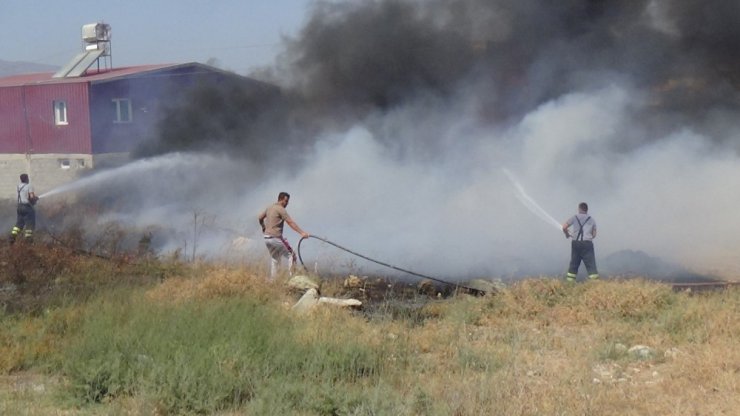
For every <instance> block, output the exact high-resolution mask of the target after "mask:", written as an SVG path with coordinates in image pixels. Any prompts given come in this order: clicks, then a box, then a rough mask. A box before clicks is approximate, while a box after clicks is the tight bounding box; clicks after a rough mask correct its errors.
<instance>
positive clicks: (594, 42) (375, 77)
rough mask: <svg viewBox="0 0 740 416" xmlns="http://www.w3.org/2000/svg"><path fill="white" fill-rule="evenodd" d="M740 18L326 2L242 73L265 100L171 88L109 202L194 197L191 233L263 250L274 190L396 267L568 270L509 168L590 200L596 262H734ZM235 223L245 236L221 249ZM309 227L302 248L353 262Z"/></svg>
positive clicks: (595, 7) (165, 211)
mask: <svg viewBox="0 0 740 416" xmlns="http://www.w3.org/2000/svg"><path fill="white" fill-rule="evenodd" d="M737 16H740V4H738V3H737V2H731V1H726V2H725V1H722V2H714V3H712V4H711V5H709V4H707V3H706V2H702V1H699V0H675V1H668V0H641V1H631V2H606V1H588V0H568V1H560V2H549V1H543V0H516V1H513V0H495V1H491V0H485V1H483V0H453V1H441V0H432V1H421V0H419V1H414V0H379V1H338V2H325V1H319V2H316V3H315V4H314V5H313V7H312V8H311V9H310V10H309V16H308V18H307V20H306V24H305V26H304V28H303V30H302V31H301V32H300V34H299V36H297V37H296V38H289V39H286V40H285V49H284V52H283V54H281V55H280V56H279V58H278V59H277V61H276V63H275V65H274V66H273V67H271V68H265V69H263V70H261V71H259V72H257V73H255V74H253V76H254V77H259V78H260V79H262V80H264V81H267V82H270V83H273V84H275V85H278V86H280V87H281V89H282V92H281V95H280V97H279V99H276V100H274V101H270V100H262V101H263V104H264V105H254V100H246V99H245V97H246V98H249V97H247V96H246V95H240V94H239V93H238V92H234V91H215V90H214V91H208V92H207V94H210V96H211V97H212V98H211V101H209V102H215V103H218V105H212V106H210V107H211V108H213V109H214V111H213V112H208V111H202V107H201V111H192V110H193V108H194V106H196V105H198V102H197V101H194V102H192V103H190V104H187V105H183V106H182V107H180V108H179V109H177V111H175V112H173V113H172V114H170V115H169V116H168V117H166V118H165V120H166V121H167V122H165V123H163V124H162V126H161V131H160V132H159V133H158V134H159V136H160V138H162V139H161V140H160V141H159V142H158V143H157V145H156V146H151V147H149V148H148V149H147V150H144V151H142V153H141V155H142V156H144V157H147V158H146V159H144V160H146V161H148V162H146V163H147V164H146V166H148V167H147V168H143V167H142V168H141V171H142V174H144V175H145V176H146V177H147V178H149V180H150V182H151V187H149V186H144V184H145V183H147V181H146V180H138V179H133V178H134V177H133V176H131V175H128V176H126V178H132V180H131V181H129V182H127V184H119V183H116V184H115V185H113V184H110V183H109V184H107V185H105V186H106V189H108V191H109V193H111V194H112V196H110V198H113V199H115V200H116V201H119V200H120V198H117V199H116V197H115V195H119V196H120V195H121V194H125V195H126V202H125V204H124V207H125V208H124V207H113V206H112V207H110V209H111V212H112V213H116V212H118V214H116V215H118V216H119V217H120V218H125V220H126V221H128V222H130V223H132V224H138V225H143V224H149V223H155V224H159V225H160V226H165V225H166V227H167V228H170V229H179V230H191V229H192V228H193V227H192V225H193V223H194V215H193V212H201V213H203V215H204V216H206V217H208V218H212V219H213V221H212V223H211V224H210V225H212V227H204V228H205V229H207V230H208V229H209V228H210V230H208V231H204V234H203V235H202V236H201V237H200V245H201V250H202V253H208V254H209V255H214V256H218V255H225V254H228V255H234V253H237V254H236V255H245V256H246V255H247V254H246V253H253V254H252V255H255V256H258V257H259V256H263V257H264V256H265V255H266V252H265V249H264V247H263V246H262V243H261V241H260V235H259V231H260V230H259V228H258V225H257V221H256V215H257V213H258V212H259V211H260V210H261V209H263V208H264V207H266V206H267V205H268V204H269V203H271V202H274V200H275V199H276V197H277V194H278V192H280V191H288V192H290V193H291V195H292V196H293V197H292V198H291V204H290V206H289V207H288V211H289V212H290V213H291V215H292V216H293V217H294V219H295V220H296V221H297V222H298V223H299V224H300V225H301V227H303V228H304V229H305V230H307V231H308V232H310V233H312V234H315V235H319V236H322V237H326V238H328V239H330V240H332V241H335V242H337V243H339V244H342V245H344V246H347V247H350V248H352V249H353V250H356V251H358V252H361V253H363V254H365V255H368V256H370V257H373V258H377V259H380V260H382V261H385V262H389V263H392V264H394V265H397V266H400V267H404V268H409V269H413V270H415V271H418V272H420V273H425V274H430V275H433V276H440V277H447V278H451V279H458V278H460V279H461V278H469V277H510V276H523V275H537V274H557V273H561V272H562V271H563V270H564V269H565V267H566V266H567V262H568V257H569V250H570V248H569V247H570V246H569V243H568V242H567V241H565V240H564V239H563V236H562V233H560V232H558V231H557V230H555V229H554V228H553V227H552V224H549V223H547V222H546V221H543V220H542V219H541V218H540V217H538V216H537V215H535V213H533V212H531V211H530V210H529V209H528V208H527V207H526V206H525V205H523V204H522V203H521V201H519V200H518V199H517V196H516V192H517V190H516V188H515V186H514V185H513V184H512V182H511V181H510V180H509V178H508V177H507V175H506V174H505V170H507V171H509V172H511V173H512V174H513V175H514V176H515V178H516V179H517V180H518V181H519V183H520V184H521V186H522V187H523V188H524V189H525V190H526V192H527V193H528V195H529V196H531V197H532V198H533V199H534V200H535V201H536V202H537V203H539V205H540V206H541V207H542V208H543V209H544V210H545V211H546V212H547V213H548V214H550V215H551V216H553V217H555V218H556V219H558V220H559V221H564V220H565V219H566V218H567V217H569V216H570V215H572V214H574V213H575V211H576V207H577V204H578V203H579V202H581V201H586V202H588V203H589V206H590V208H591V210H590V211H591V212H590V214H592V215H593V217H594V218H595V219H596V221H597V223H598V227H599V233H598V238H597V240H596V251H597V262H599V263H600V265H601V266H602V267H601V268H602V272H603V273H604V274H608V273H609V272H611V273H614V274H620V273H630V272H634V273H645V272H648V273H649V272H650V271H649V270H645V265H644V262H640V261H637V260H638V259H636V258H635V257H634V256H632V257H630V256H624V255H621V256H620V253H621V254H624V253H645V255H646V256H649V257H650V258H654V259H660V261H662V262H666V263H667V264H668V263H669V264H675V265H676V266H675V268H672V269H670V271H669V272H665V270H662V271H661V272H660V273H673V272H674V271H676V270H684V271H687V272H696V273H701V274H712V275H718V276H723V277H733V276H736V275H737V272H738V271H740V270H738V266H737V264H738V261H737V260H738V259H737V255H736V254H734V252H735V251H736V249H737V247H739V246H740V222H738V221H735V216H736V212H737V206H738V204H739V203H740V197H739V196H737V193H736V192H732V190H733V189H737V187H738V185H740V183H738V182H740V168H738V166H740V165H739V164H738V143H739V142H738V140H737V139H738V134H739V133H740V125H739V123H740V121H738V118H737V117H736V115H737V111H738V109H739V107H740V95H739V94H738V88H739V87H740V58H738V57H737V54H736V53H734V52H735V51H737V50H738V47H740V33H738V32H739V31H740V29H739V28H738V26H737V25H736V22H735V21H736V17H737ZM258 102H259V101H258ZM184 114H187V117H183V115H184ZM185 121H187V122H185ZM171 152H175V153H171ZM177 152H180V153H177ZM182 152H185V153H182ZM163 154H164V156H161V155H163ZM137 163H139V162H137ZM160 165H161V166H160ZM141 166H144V164H142V165H141ZM88 189H92V187H88ZM94 194H95V193H94V192H91V193H89V194H88V195H94ZM156 195H166V197H165V198H164V199H165V200H166V201H167V202H166V203H163V202H161V199H160V200H159V201H158V200H157V199H156V198H158V197H155V196H156ZM119 203H121V202H119ZM124 213H125V214H124ZM111 215H114V214H111ZM216 223H218V227H217V226H215V225H216ZM216 229H230V230H235V233H233V234H232V235H228V233H226V234H223V233H220V234H219V233H217V232H212V230H216ZM183 233H184V234H183V236H181V237H180V238H179V241H178V239H177V238H175V239H170V240H168V241H167V242H163V243H162V244H161V246H162V247H166V248H169V249H171V248H172V247H176V246H178V245H180V244H181V241H183V240H187V231H183ZM191 234H192V233H191ZM234 235H238V236H244V237H248V238H249V239H251V244H250V245H248V246H249V247H239V248H236V249H235V248H233V247H232V246H229V247H230V248H228V249H226V248H224V247H226V246H227V245H228V242H229V241H231V240H230V239H232V238H233V237H234ZM286 235H288V236H289V237H290V238H291V239H292V240H294V241H295V234H292V231H286ZM306 244H307V247H306V250H307V251H306V252H305V253H304V257H307V258H310V261H314V260H315V261H326V262H327V263H332V265H333V266H332V267H338V268H342V267H345V268H352V267H357V266H359V265H358V264H356V263H354V261H356V259H355V260H352V259H350V258H347V257H345V256H343V255H341V254H340V253H336V252H335V251H332V250H331V248H328V247H323V246H322V245H320V244H319V243H316V242H313V241H311V242H310V243H306ZM254 253H257V254H254ZM317 259H318V260H317ZM643 259H644V257H643ZM362 267H366V265H364V264H363V265H362Z"/></svg>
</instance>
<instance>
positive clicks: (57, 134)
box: [22, 82, 91, 153]
mask: <svg viewBox="0 0 740 416" xmlns="http://www.w3.org/2000/svg"><path fill="white" fill-rule="evenodd" d="M22 88H24V89H25V102H26V108H27V109H28V130H29V131H28V137H29V138H30V140H28V141H29V147H28V152H30V153H90V152H91V145H90V112H89V110H88V108H89V107H88V101H89V99H88V93H87V90H88V85H87V83H85V82H77V83H60V84H44V85H33V86H29V85H27V86H24V87H22ZM58 100H61V101H65V102H66V103H67V124H66V125H55V122H54V101H58Z"/></svg>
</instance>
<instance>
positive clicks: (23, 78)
mask: <svg viewBox="0 0 740 416" xmlns="http://www.w3.org/2000/svg"><path fill="white" fill-rule="evenodd" d="M188 66H200V67H203V68H208V70H210V71H214V70H215V71H219V72H225V71H221V70H219V69H216V68H211V67H209V66H207V65H203V64H199V63H195V62H191V63H187V64H159V65H141V66H129V67H122V68H113V69H106V70H101V71H97V70H89V71H87V72H86V73H85V75H83V76H80V77H69V78H52V76H53V75H54V72H39V73H33V74H23V75H12V76H9V77H3V78H0V88H1V87H20V86H27V85H42V84H71V83H79V82H96V81H109V80H112V79H116V78H121V77H126V76H131V75H140V74H145V73H147V72H153V71H157V70H161V69H165V68H166V69H174V68H181V67H188ZM233 75H237V74H233Z"/></svg>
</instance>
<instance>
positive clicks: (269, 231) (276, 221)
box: [264, 203, 290, 237]
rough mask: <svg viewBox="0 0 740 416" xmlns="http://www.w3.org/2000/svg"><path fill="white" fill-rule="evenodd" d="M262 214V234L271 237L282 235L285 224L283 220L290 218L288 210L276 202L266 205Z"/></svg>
mask: <svg viewBox="0 0 740 416" xmlns="http://www.w3.org/2000/svg"><path fill="white" fill-rule="evenodd" d="M264 215H265V233H264V234H265V235H269V236H272V237H282V236H283V225H285V220H288V219H290V215H288V211H286V210H285V207H283V206H282V205H280V204H278V203H275V204H272V205H270V206H269V207H267V209H265V211H264Z"/></svg>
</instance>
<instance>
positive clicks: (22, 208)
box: [10, 173, 39, 244]
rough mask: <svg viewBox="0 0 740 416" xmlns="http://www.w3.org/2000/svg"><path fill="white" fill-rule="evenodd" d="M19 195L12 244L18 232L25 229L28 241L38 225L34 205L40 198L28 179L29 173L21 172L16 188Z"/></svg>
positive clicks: (11, 238) (11, 232) (24, 233)
mask: <svg viewBox="0 0 740 416" xmlns="http://www.w3.org/2000/svg"><path fill="white" fill-rule="evenodd" d="M16 194H17V196H18V208H17V210H16V212H17V214H18V215H17V216H16V221H15V226H14V227H13V229H12V230H11V231H10V244H13V243H14V242H15V240H16V239H17V238H18V234H20V233H21V231H23V237H24V238H25V240H26V241H31V239H32V238H33V229H34V228H35V227H36V211H34V208H33V206H34V205H35V204H36V201H38V200H39V198H38V197H37V196H36V193H35V192H34V190H33V185H31V183H30V182H29V180H28V175H27V174H25V173H23V174H21V183H19V184H18V187H17V189H16Z"/></svg>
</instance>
